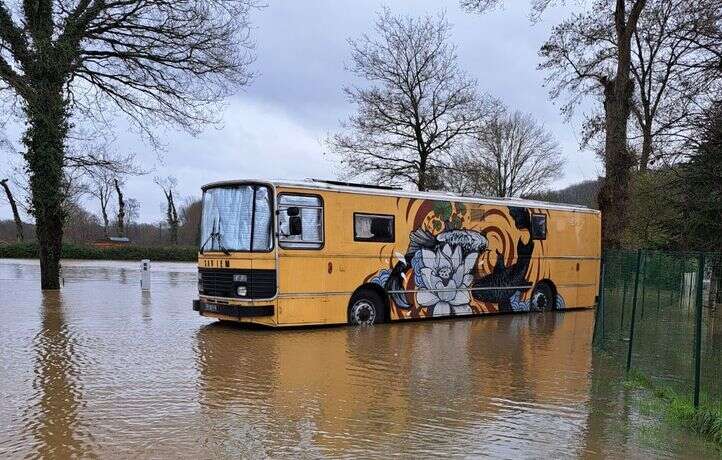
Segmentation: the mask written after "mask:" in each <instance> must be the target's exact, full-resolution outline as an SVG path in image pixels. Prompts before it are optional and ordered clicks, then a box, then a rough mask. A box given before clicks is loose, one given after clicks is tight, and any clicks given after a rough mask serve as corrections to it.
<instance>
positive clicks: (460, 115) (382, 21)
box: [328, 9, 484, 190]
mask: <svg viewBox="0 0 722 460" xmlns="http://www.w3.org/2000/svg"><path fill="white" fill-rule="evenodd" d="M374 29H375V30H374V35H367V34H364V35H363V36H361V37H360V38H359V39H355V40H350V41H349V44H350V46H351V65H350V71H351V72H352V73H353V74H354V75H355V76H357V77H359V78H362V79H364V80H366V81H367V82H368V83H369V86H368V87H358V86H351V87H347V88H345V90H344V91H345V93H346V96H347V98H348V100H349V101H350V102H351V103H353V104H355V105H356V106H357V111H356V113H355V114H354V115H352V116H351V117H350V118H349V119H348V120H347V121H346V122H344V123H343V124H342V130H341V132H339V133H337V134H336V135H334V136H332V137H331V138H330V139H329V140H328V144H329V146H330V147H331V149H332V150H333V151H335V152H336V153H337V154H338V155H339V156H340V158H341V162H342V165H343V166H344V168H345V169H346V171H348V172H349V175H358V174H362V175H369V176H370V177H372V178H373V179H375V180H377V181H379V182H381V183H394V182H405V183H411V184H414V185H415V186H416V187H418V189H419V190H426V189H428V188H429V183H428V182H429V177H428V172H429V170H430V169H431V168H433V167H439V166H443V165H444V164H445V162H446V160H447V159H448V153H449V152H450V150H451V149H452V148H453V147H454V146H455V144H456V143H457V142H459V141H460V140H461V139H462V138H463V137H464V136H466V135H468V134H470V133H472V132H474V130H476V129H477V127H478V124H479V123H480V121H481V120H482V119H483V116H484V113H483V110H480V109H479V107H484V105H483V104H481V103H479V98H478V96H477V93H476V82H475V81H474V80H472V79H470V78H468V77H467V76H466V75H465V74H464V72H463V71H462V70H461V69H460V68H459V65H458V63H457V56H456V50H455V47H454V45H452V44H450V43H449V35H450V25H449V23H448V22H447V21H446V19H445V17H444V16H438V17H432V16H425V17H422V18H411V17H406V16H394V15H392V14H391V12H390V11H389V10H388V9H384V10H383V11H382V12H381V13H380V14H379V15H378V18H377V20H376V24H375V28H374Z"/></svg>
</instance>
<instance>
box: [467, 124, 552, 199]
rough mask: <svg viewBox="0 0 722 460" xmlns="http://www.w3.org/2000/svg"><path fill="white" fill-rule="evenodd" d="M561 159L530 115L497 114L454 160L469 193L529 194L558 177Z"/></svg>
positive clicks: (548, 135)
mask: <svg viewBox="0 0 722 460" xmlns="http://www.w3.org/2000/svg"><path fill="white" fill-rule="evenodd" d="M563 167H564V159H563V157H562V154H561V152H560V150H559V145H558V144H557V142H556V141H555V140H554V137H553V136H552V134H551V133H550V132H549V131H548V130H547V129H545V128H544V126H543V125H541V124H539V123H537V122H536V120H534V118H533V117H532V116H531V115H530V114H525V113H522V112H519V111H516V112H513V113H500V114H497V115H496V116H495V117H494V118H493V119H492V120H491V121H490V122H488V123H487V124H486V125H485V127H484V128H483V129H482V130H481V131H480V132H479V133H478V134H477V135H476V137H475V139H474V141H473V142H472V143H471V144H470V145H469V146H468V147H466V148H465V149H463V150H462V151H461V152H460V153H459V154H457V155H456V158H455V170H456V171H457V172H456V174H460V175H461V176H462V177H464V180H462V181H461V183H462V184H464V185H463V186H464V187H465V188H466V189H467V190H464V191H465V192H467V193H468V191H471V192H472V193H483V194H491V195H494V196H500V197H514V196H522V195H530V194H533V193H537V192H539V191H541V190H544V189H545V188H546V187H547V186H548V185H549V183H550V182H551V181H552V180H554V179H556V178H558V177H560V176H561V174H562V169H563Z"/></svg>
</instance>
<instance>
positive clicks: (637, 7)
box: [466, 0, 647, 248]
mask: <svg viewBox="0 0 722 460" xmlns="http://www.w3.org/2000/svg"><path fill="white" fill-rule="evenodd" d="M467 3H469V4H467V5H466V6H467V8H470V9H471V10H474V11H483V10H484V9H487V8H488V7H490V6H495V5H496V4H499V3H501V0H499V1H493V2H489V1H484V0H480V1H479V2H473V1H472V2H467ZM554 3H555V2H554V0H534V1H533V2H532V4H533V11H534V12H535V13H537V14H539V13H541V12H543V11H544V10H545V9H546V8H547V7H549V5H551V4H554ZM646 3H647V0H595V1H593V2H591V5H590V6H589V8H590V10H589V11H590V13H589V14H593V15H596V16H599V17H605V18H610V19H611V21H612V22H611V25H612V30H613V31H614V32H613V33H614V35H613V36H614V42H615V44H616V46H614V48H613V53H614V54H613V56H614V57H613V60H612V63H611V65H610V68H609V73H608V74H606V75H604V76H603V78H602V79H601V80H600V81H599V83H600V84H601V86H602V88H603V93H602V94H603V101H604V133H605V141H604V154H603V161H604V168H605V178H604V180H603V183H602V188H601V190H600V192H599V206H600V208H601V210H602V240H603V242H604V245H605V247H610V248H614V247H620V246H621V245H622V243H623V235H624V230H625V228H626V214H627V209H628V207H629V193H630V192H629V191H630V188H631V182H632V170H633V168H634V166H635V165H636V163H637V161H636V155H635V154H634V152H632V151H630V149H629V148H628V146H627V141H628V127H627V124H628V120H629V117H630V114H631V110H632V102H633V94H634V83H633V79H632V74H631V65H632V40H633V38H634V33H635V31H636V30H637V23H638V21H639V18H640V16H641V14H642V11H643V10H644V7H645V5H646ZM580 18H583V15H581V16H580V15H574V16H572V18H571V19H569V20H567V21H564V22H563V23H562V24H561V25H560V26H557V27H556V28H555V29H554V30H553V32H552V39H550V41H549V42H547V44H545V45H544V47H542V54H554V49H553V47H555V46H557V45H556V44H555V42H554V40H555V38H557V37H558V36H559V35H560V31H561V29H563V28H564V27H573V26H574V25H575V21H577V20H579V19H580ZM557 66H558V67H560V68H563V69H564V71H557V72H556V73H554V72H552V77H551V78H552V80H554V79H560V80H561V81H560V82H559V83H557V89H556V91H558V92H562V91H563V90H564V89H566V87H567V86H568V85H572V88H574V86H575V85H582V84H586V82H587V77H589V78H595V77H594V75H588V73H587V70H588V69H586V68H585V67H583V66H579V65H578V62H577V61H576V60H567V61H560V62H559V63H558V64H552V65H550V64H549V63H548V62H547V63H545V64H544V65H542V67H543V68H551V69H553V68H555V67H557ZM568 72H571V73H574V74H576V75H577V76H580V77H582V78H580V79H565V78H564V77H565V76H566V75H567V73H568ZM582 82H583V83H582Z"/></svg>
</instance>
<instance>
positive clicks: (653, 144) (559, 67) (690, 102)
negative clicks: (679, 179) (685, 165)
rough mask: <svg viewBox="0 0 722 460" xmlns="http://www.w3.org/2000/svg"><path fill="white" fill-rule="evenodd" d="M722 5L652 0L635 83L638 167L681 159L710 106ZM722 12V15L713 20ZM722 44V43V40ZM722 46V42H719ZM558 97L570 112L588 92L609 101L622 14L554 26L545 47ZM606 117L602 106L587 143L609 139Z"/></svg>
mask: <svg viewBox="0 0 722 460" xmlns="http://www.w3.org/2000/svg"><path fill="white" fill-rule="evenodd" d="M721 13H722V4H717V3H712V2H704V1H702V2H687V1H684V0H648V3H647V6H646V8H645V9H644V10H643V12H642V14H641V16H640V18H639V21H638V23H637V27H636V29H635V31H634V34H633V40H632V52H631V64H630V69H631V75H632V80H633V82H634V88H633V96H632V109H631V110H632V115H633V117H632V119H631V123H630V135H629V138H628V144H629V145H630V147H632V148H633V149H634V150H635V151H636V152H635V153H637V154H638V169H639V171H640V172H645V171H646V170H647V169H648V168H649V167H650V166H651V165H652V164H653V163H655V162H658V160H664V161H665V162H666V163H670V162H674V161H679V160H681V159H682V158H681V157H682V155H681V154H682V153H683V151H684V150H685V148H684V147H685V144H686V140H687V138H688V137H689V135H690V134H691V133H693V122H694V120H695V119H696V118H698V116H699V114H700V112H701V111H702V110H704V108H705V107H706V106H707V105H708V102H709V101H708V99H709V96H710V95H711V94H712V93H713V91H714V86H715V85H714V83H715V81H716V80H717V81H718V80H719V79H720V74H722V69H720V68H719V67H718V68H717V71H716V72H715V71H714V70H713V69H711V68H710V69H709V70H704V69H700V67H699V66H700V64H702V63H705V62H708V61H709V60H710V58H711V57H712V56H713V48H714V47H713V46H707V45H711V44H712V43H713V42H714V40H712V39H711V38H709V37H710V36H713V35H714V30H715V29H718V28H719V17H720V16H721ZM713 18H717V19H713ZM717 43H719V41H718V42H717ZM719 46H722V45H719ZM541 54H542V56H543V57H544V62H543V63H542V65H541V68H542V69H544V70H546V71H548V74H547V83H548V85H549V86H550V87H551V90H552V93H551V94H552V96H553V97H557V96H560V95H561V94H564V95H565V96H566V97H567V98H568V99H567V100H568V103H567V104H565V105H564V106H563V110H564V111H565V112H567V113H569V112H571V110H572V109H573V108H574V106H575V105H576V103H577V102H578V101H579V100H580V99H581V98H584V97H587V96H589V95H593V96H596V97H598V98H599V99H600V100H602V101H603V100H604V96H605V88H606V84H607V82H608V81H609V80H610V79H611V78H612V76H613V73H614V71H615V68H616V59H617V54H618V53H617V35H616V33H615V28H614V20H613V18H611V17H608V16H605V15H599V14H596V13H595V12H590V13H585V14H578V15H573V16H571V17H570V18H569V19H567V20H565V21H563V22H562V23H561V24H560V25H559V26H557V27H555V28H554V31H553V33H552V34H551V37H550V38H549V40H548V41H547V42H546V43H545V45H544V46H543V47H542V51H541ZM605 127H606V125H605V117H604V114H603V113H600V111H598V110H595V111H594V112H593V113H592V115H591V116H589V118H588V120H587V123H586V124H585V132H584V136H583V138H584V143H586V142H589V140H591V139H596V138H597V137H602V136H603V135H604V131H605Z"/></svg>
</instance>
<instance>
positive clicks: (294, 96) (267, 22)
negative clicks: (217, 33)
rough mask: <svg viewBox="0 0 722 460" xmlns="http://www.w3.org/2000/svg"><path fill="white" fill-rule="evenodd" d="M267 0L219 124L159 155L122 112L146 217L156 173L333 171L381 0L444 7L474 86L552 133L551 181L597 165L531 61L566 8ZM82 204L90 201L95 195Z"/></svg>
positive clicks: (592, 173)
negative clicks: (249, 75)
mask: <svg viewBox="0 0 722 460" xmlns="http://www.w3.org/2000/svg"><path fill="white" fill-rule="evenodd" d="M267 3H268V6H267V7H265V8H263V9H260V10H257V11H254V12H253V13H252V17H251V20H252V22H253V27H254V32H253V35H254V38H255V40H256V43H257V48H256V54H257V60H256V62H255V63H254V65H253V70H254V71H255V72H257V74H258V76H257V77H256V79H255V80H254V81H253V83H252V84H251V85H250V86H248V87H246V88H244V89H242V90H240V91H239V92H238V93H237V94H236V95H235V96H233V97H232V98H230V99H229V100H228V103H227V106H226V107H225V110H224V113H223V122H222V125H221V126H218V127H208V128H206V129H204V130H203V132H202V133H201V134H199V135H198V136H196V137H193V136H190V135H188V134H185V133H183V132H180V131H178V132H173V131H168V132H166V133H164V135H163V136H162V138H161V139H162V141H163V142H164V143H165V149H164V151H163V152H161V153H160V154H158V153H156V152H154V151H152V149H151V148H150V147H149V146H148V145H145V144H144V143H143V141H142V140H141V139H140V137H139V136H138V135H137V134H135V133H134V132H132V131H131V130H129V129H127V123H124V122H122V121H119V122H118V125H117V131H116V137H117V144H116V146H115V149H116V150H117V151H119V152H133V153H135V154H136V155H137V156H138V158H139V159H140V160H141V163H142V165H143V167H144V168H145V169H147V170H150V171H152V172H151V173H149V174H148V175H146V176H143V177H134V178H130V179H129V180H128V185H127V193H126V195H127V197H132V198H136V199H138V200H139V201H140V202H141V220H143V221H151V222H155V221H157V220H159V219H161V218H162V212H161V203H162V201H163V197H162V194H161V192H160V190H159V189H158V187H157V186H156V185H155V184H154V183H153V176H154V175H168V174H172V175H174V176H176V177H177V178H178V183H179V189H180V192H181V195H182V196H183V197H190V196H200V186H201V185H202V184H204V183H207V182H211V181H215V180H223V179H234V178H283V179H303V178H307V177H316V178H335V177H336V171H334V167H333V163H332V162H331V161H329V159H328V158H325V157H324V156H323V150H324V148H323V145H322V140H323V138H324V137H325V136H326V134H327V133H329V132H333V131H334V130H336V129H337V128H338V124H339V120H341V119H343V118H345V117H346V116H347V115H348V114H349V113H350V112H351V111H352V109H353V107H352V106H351V105H350V104H349V103H348V102H347V101H346V100H345V98H344V96H343V94H342V87H343V86H344V85H345V84H348V83H349V82H350V81H351V77H350V75H349V74H348V73H347V72H346V70H345V69H344V63H347V62H349V48H348V44H347V41H346V40H347V39H348V38H349V37H357V36H359V35H360V34H362V33H364V32H367V31H370V30H371V29H372V27H373V22H374V19H375V13H376V12H378V11H379V10H380V8H381V7H382V6H383V5H386V6H388V7H389V8H390V9H391V10H392V11H393V12H395V13H405V14H410V15H421V14H424V13H436V12H439V11H441V9H442V8H445V10H446V14H447V17H448V19H449V22H450V23H451V24H452V25H453V36H452V40H453V42H454V43H455V44H456V45H457V46H458V55H459V60H460V64H461V66H462V67H463V68H464V69H465V70H466V71H467V72H468V73H469V74H470V75H471V76H472V77H474V78H476V79H477V80H478V83H479V88H480V90H481V91H486V92H488V93H490V94H492V95H495V96H497V97H499V98H501V99H502V100H503V101H504V102H505V103H506V104H507V105H508V106H509V107H510V108H512V109H521V110H523V111H527V112H530V113H532V114H533V115H534V116H535V117H536V118H537V119H538V120H540V121H542V122H543V123H544V124H545V125H546V126H547V127H548V128H549V129H550V130H551V131H552V132H553V133H554V135H555V136H556V138H557V140H558V141H559V143H560V145H561V147H562V150H563V152H564V155H565V157H566V158H567V166H566V169H565V171H564V177H563V179H560V180H558V181H556V182H555V183H554V184H553V186H554V187H555V188H559V187H563V186H565V185H568V184H571V183H574V182H578V181H581V180H584V179H593V178H596V177H597V176H598V175H599V173H600V171H601V167H600V165H599V162H598V161H597V159H596V158H595V156H594V155H593V154H591V153H589V152H580V151H579V148H578V145H579V136H578V131H579V125H578V122H574V121H573V122H572V123H566V122H565V120H564V119H563V118H562V117H561V115H560V114H559V110H558V105H554V104H553V103H552V102H551V101H550V100H549V97H548V93H547V90H546V89H545V88H544V87H543V78H544V74H543V73H542V72H540V71H538V70H536V67H537V64H538V63H539V57H538V55H537V51H538V49H539V47H540V45H541V44H542V43H543V41H544V40H545V39H546V38H547V36H548V34H549V30H550V28H551V27H552V26H553V25H554V24H555V23H557V22H558V21H559V19H560V18H561V17H563V15H565V14H566V12H565V11H562V10H554V11H550V12H547V14H546V15H545V16H544V17H543V20H542V22H540V23H536V24H531V23H530V21H529V18H528V14H529V5H528V2H525V1H514V2H511V1H510V2H508V4H509V6H507V7H506V8H505V9H503V10H500V11H494V12H491V13H488V14H486V15H475V14H470V13H467V12H464V11H462V10H461V9H460V8H459V6H458V2H457V1H449V2H444V3H442V2H439V1H438V0H424V1H418V0H414V1H411V0H407V1H402V0H396V1H393V0H387V1H383V2H382V1H354V2H350V1H349V2H347V1H334V0H325V1H320V0H314V1H310V0H309V1H305V2H297V1H281V0H267ZM512 3H513V4H514V5H513V6H512ZM7 132H8V135H9V137H10V138H11V140H12V139H15V140H16V144H17V136H18V132H19V127H18V126H9V127H7ZM18 148H19V146H18ZM9 159H10V155H9V154H8V153H7V152H4V151H3V152H0V164H2V165H6V164H7V162H8V161H9ZM6 170H7V168H6V167H3V168H2V172H3V173H6ZM86 207H87V208H88V209H90V210H92V211H96V210H97V205H96V204H95V203H93V202H90V201H88V202H86ZM9 216H10V211H9V209H8V206H7V203H5V202H3V201H0V217H1V218H8V217H9Z"/></svg>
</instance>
